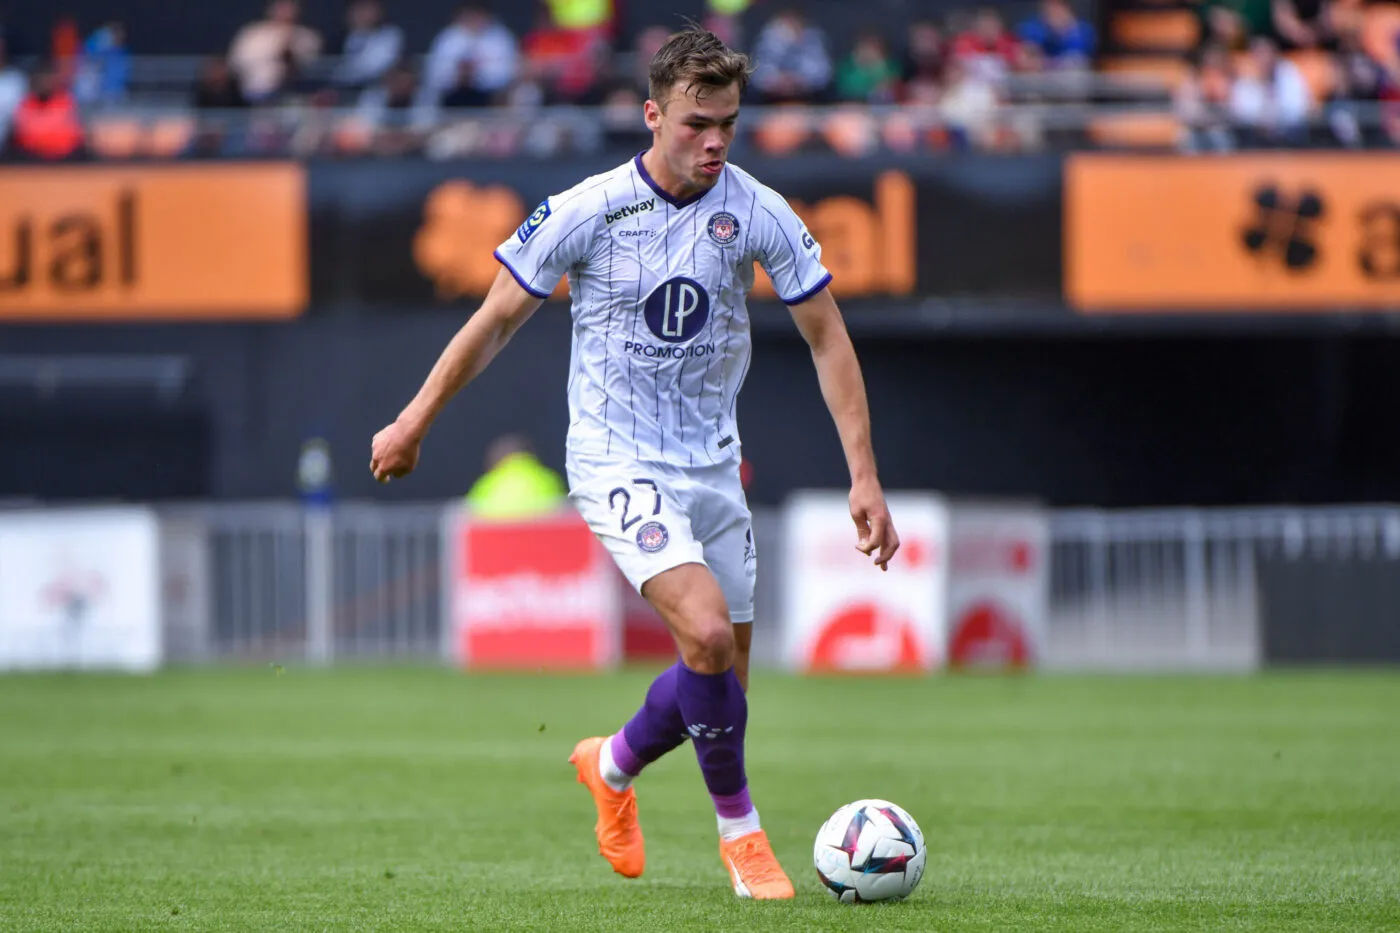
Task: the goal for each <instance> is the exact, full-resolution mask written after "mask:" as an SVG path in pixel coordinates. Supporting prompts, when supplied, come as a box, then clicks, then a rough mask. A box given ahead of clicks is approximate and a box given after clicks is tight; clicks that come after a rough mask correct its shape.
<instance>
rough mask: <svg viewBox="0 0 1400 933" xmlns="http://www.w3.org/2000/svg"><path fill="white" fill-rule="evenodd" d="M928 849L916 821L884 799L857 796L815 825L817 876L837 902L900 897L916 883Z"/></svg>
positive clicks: (862, 902)
mask: <svg viewBox="0 0 1400 933" xmlns="http://www.w3.org/2000/svg"><path fill="white" fill-rule="evenodd" d="M927 860H928V850H927V849H925V848H924V833H923V830H921V829H919V824H918V823H916V822H914V818H913V817H912V816H910V815H909V813H908V812H907V811H906V810H904V809H903V808H902V807H899V806H897V805H896V804H893V803H890V802H889V801H888V800H875V799H871V800H857V801H855V802H854V803H848V804H846V805H845V806H844V807H842V808H841V809H839V810H837V811H836V812H835V813H833V814H832V815H831V818H830V819H829V820H827V821H826V823H824V824H823V825H822V828H821V829H820V830H818V831H817V842H816V845H815V846H814V847H813V849H812V861H813V863H814V864H815V865H816V867H817V877H818V878H820V879H821V882H822V884H823V885H824V886H825V887H826V889H827V890H828V891H830V892H831V893H832V895H833V896H834V897H836V898H837V899H838V900H840V901H841V903H843V904H864V903H871V902H874V901H889V900H900V899H902V898H905V897H908V896H909V895H910V893H912V892H913V890H914V889H915V888H916V887H918V885H919V879H921V878H922V877H923V876H924V863H925V862H926V861H927Z"/></svg>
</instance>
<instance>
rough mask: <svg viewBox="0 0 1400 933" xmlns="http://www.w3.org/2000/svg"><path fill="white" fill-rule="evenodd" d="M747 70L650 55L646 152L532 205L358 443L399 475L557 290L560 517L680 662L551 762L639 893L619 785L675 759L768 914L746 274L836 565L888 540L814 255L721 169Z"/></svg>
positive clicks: (732, 863) (640, 855)
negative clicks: (566, 365) (845, 500)
mask: <svg viewBox="0 0 1400 933" xmlns="http://www.w3.org/2000/svg"><path fill="white" fill-rule="evenodd" d="M750 70H751V69H750V66H749V61H748V59H747V57H746V56H744V55H742V54H740V53H738V52H735V51H733V50H731V49H729V48H726V47H725V45H724V44H723V43H722V42H721V41H720V40H719V39H718V38H717V37H715V36H714V35H713V34H711V33H708V32H705V31H703V30H700V29H688V30H686V31H683V32H680V33H678V34H676V35H674V36H672V37H671V39H670V40H669V41H668V42H667V43H666V44H665V45H664V46H663V47H662V48H661V50H660V51H659V52H657V53H656V56H655V58H653V59H652V62H651V71H650V83H651V87H650V99H649V100H647V101H646V103H645V105H644V116H645V119H646V124H647V126H648V127H649V128H650V129H651V131H652V134H653V141H652V146H651V148H650V149H648V150H647V151H646V152H645V153H643V154H641V155H639V156H637V157H636V158H635V159H632V160H631V161H628V162H627V163H625V164H623V165H620V166H618V167H617V168H615V169H613V170H612V171H609V172H605V173H604V174H601V175H596V176H594V177H592V178H589V179H587V180H585V181H583V182H582V183H580V184H579V185H577V186H576V187H574V188H571V189H569V190H568V191H565V192H564V193H562V194H559V195H555V196H552V197H550V198H548V199H547V200H545V202H544V203H542V204H541V205H540V206H539V207H538V208H536V209H535V211H534V213H532V214H531V215H530V216H529V218H527V219H526V220H525V222H524V223H523V224H522V225H521V226H520V229H519V230H517V231H516V232H515V233H514V234H513V235H512V236H511V237H510V238H509V239H508V240H507V241H506V242H505V243H502V244H501V246H500V248H499V249H497V250H496V253H495V256H496V258H497V259H498V260H499V261H500V263H501V265H502V269H501V270H500V273H499V274H498V275H497V277H496V280H495V282H494V283H493V285H492V286H491V289H490V292H489V293H488V294H487V296H486V299H485V301H484V302H483V304H482V306H481V308H480V309H479V310H478V311H477V312H476V314H474V315H473V316H472V317H471V318H470V320H468V321H467V323H466V324H465V325H464V326H463V327H462V329H461V330H460V331H459V332H458V333H457V334H456V335H455V336H454V337H453V338H452V340H451V341H450V342H449V343H448V345H447V348H446V349H445V350H444V351H443V353H442V355H441V357H440V358H439V359H438V361H437V363H436V365H435V366H434V367H433V369H432V371H431V372H430V373H429V374H428V377H427V380H426V381H425V383H424V384H423V387H422V389H421V390H420V391H419V392H418V394H417V395H416V396H415V397H414V398H413V400H412V401H410V402H409V404H408V405H407V406H406V407H405V408H404V409H403V411H402V413H401V414H400V415H399V416H398V418H397V419H396V420H395V421H394V423H393V424H390V425H389V426H388V427H386V428H384V429H383V430H382V431H380V432H379V433H378V434H376V435H375V436H374V441H373V445H372V455H371V458H370V469H371V471H373V473H374V476H375V478H376V479H377V480H379V481H381V482H387V481H388V480H390V479H392V478H394V477H400V476H404V475H405V474H407V473H409V472H410V471H411V470H412V469H413V468H414V466H415V465H416V463H417V461H418V456H419V450H420V446H421V444H422V441H423V438H424V435H425V434H426V433H427V431H428V428H429V426H430V425H431V424H432V423H433V420H434V419H435V418H436V417H437V416H438V414H439V413H440V412H441V411H442V409H443V407H444V406H445V405H446V404H447V402H448V400H449V399H450V398H451V397H452V396H453V395H454V394H456V393H457V392H458V391H459V390H460V389H461V388H462V387H463V386H464V385H466V384H467V383H468V382H470V381H471V380H472V379H473V378H474V377H475V376H477V375H478V374H479V373H480V372H481V371H482V370H483V369H485V368H486V366H487V364H488V363H490V362H491V360H492V359H493V358H495V356H496V354H497V353H499V352H500V351H501V349H502V348H503V347H504V346H505V345H506V342H507V341H508V340H510V338H511V335H512V334H514V333H515V331H516V330H517V329H518V328H519V327H520V326H521V325H523V324H524V323H525V321H526V320H527V319H528V318H529V317H530V315H531V314H533V313H534V312H535V310H536V309H537V308H538V307H539V306H540V304H541V302H542V301H543V299H544V298H545V297H547V296H548V295H549V294H550V292H551V291H553V289H554V287H555V285H556V283H557V282H558V281H559V279H560V277H561V276H565V275H567V276H568V280H569V292H570V295H571V298H572V302H573V321H574V335H573V349H572V360H571V363H570V372H569V382H568V396H569V414H570V419H569V420H570V424H569V433H568V443H567V471H568V479H569V498H570V500H571V501H572V502H573V503H574V505H575V507H576V508H577V509H578V511H579V513H580V514H581V515H582V516H583V518H584V519H585V520H586V521H587V522H588V525H589V527H590V528H591V529H592V530H593V532H594V533H595V534H596V535H597V536H598V538H599V539H600V540H601V541H602V542H603V544H604V545H606V547H607V548H608V550H609V552H611V554H612V556H613V558H614V560H616V562H617V564H618V566H619V567H621V569H622V571H623V573H624V574H625V575H626V576H627V578H628V580H629V581H631V583H632V585H633V586H636V587H637V588H638V589H639V590H640V592H641V593H642V595H643V596H644V597H645V598H646V599H647V600H648V601H649V602H650V603H651V605H652V606H654V607H655V608H656V610H657V611H658V613H659V614H660V615H661V617H662V618H663V619H664V620H665V621H666V624H667V626H668V627H669V628H670V630H671V633H672V635H673V636H674V637H675V641H676V646H677V649H678V652H679V655H680V660H679V661H678V662H677V663H676V664H675V665H674V666H672V667H670V668H668V669H667V670H666V671H665V672H663V673H662V674H661V675H660V676H659V677H657V678H656V680H655V682H653V683H652V685H651V687H650V689H649V690H648V691H647V695H646V700H645V702H644V703H643V704H642V706H641V708H640V709H639V710H638V711H637V713H636V715H635V716H633V717H632V719H631V720H630V721H629V722H627V723H626V725H624V726H623V727H622V728H621V729H620V730H618V731H617V732H616V733H614V734H613V735H611V736H606V737H594V738H588V739H584V740H583V741H581V742H579V743H578V745H577V746H576V747H575V748H574V752H573V755H572V756H571V757H570V758H569V761H570V762H571V763H572V764H573V765H574V766H575V768H576V769H577V771H578V780H579V781H580V782H581V783H583V784H585V785H586V786H587V788H588V790H589V791H590V793H591V794H592V796H593V799H594V803H595V805H596V808H597V812H598V822H597V825H596V827H595V832H596V835H597V839H598V848H599V851H600V852H601V854H602V855H603V856H604V857H605V858H606V859H607V860H608V862H609V863H610V864H611V865H612V867H613V869H614V870H615V871H616V872H618V873H619V874H622V875H624V876H626V877H629V878H635V877H637V876H638V875H640V874H641V873H642V870H643V867H644V865H645V860H646V857H645V850H644V846H643V840H642V831H641V827H640V824H639V823H638V819H637V798H636V793H635V791H634V789H633V787H632V782H633V780H634V779H635V778H636V777H637V775H638V774H640V773H641V771H642V769H643V768H645V767H646V765H648V764H650V763H651V762H653V761H656V760H657V759H658V758H660V757H661V756H662V755H664V754H666V753H667V752H669V751H671V750H672V749H675V748H678V747H679V746H680V745H681V744H682V743H683V742H684V741H685V740H686V739H687V738H689V739H690V740H691V742H692V744H693V745H694V747H695V754H696V757H697V758H698V759H699V762H700V770H701V772H702V774H703V776H704V779H705V786H706V788H707V789H708V790H709V792H710V795H711V796H712V797H713V798H714V805H715V812H716V814H717V819H718V823H719V835H720V855H721V858H722V860H723V862H724V865H725V867H726V868H727V869H728V871H729V875H730V880H731V882H732V884H733V887H734V891H735V893H736V894H738V895H739V896H740V897H753V898H787V897H792V896H793V888H792V883H791V882H790V881H789V880H788V878H787V875H786V874H784V872H783V869H782V866H781V865H779V863H778V860H777V858H776V857H775V856H774V854H773V849H772V847H771V846H770V845H769V842H768V837H767V835H766V834H765V833H764V831H763V829H762V828H761V826H760V823H759V818H758V811H757V810H755V809H754V805H753V802H752V801H751V799H750V797H749V788H748V781H747V778H746V776H745V772H744V729H745V725H746V723H747V720H748V705H747V701H746V699H745V691H746V690H747V686H748V671H749V646H750V643H751V639H752V629H753V618H754V605H753V596H754V574H755V570H756V558H755V553H754V547H753V534H752V531H751V528H750V515H749V510H748V505H747V503H746V502H745V498H744V492H743V489H742V487H741V485H740V482H739V463H740V455H739V429H738V427H737V425H736V424H735V401H736V399H737V397H738V394H739V387H740V385H741V384H742V383H743V381H744V376H745V374H746V373H747V371H748V367H749V358H750V354H751V349H752V348H751V343H750V338H749V318H748V310H747V308H746V306H745V297H746V295H747V293H748V292H749V290H750V289H751V288H752V286H753V276H754V271H753V264H754V262H759V263H762V264H763V267H764V269H766V270H767V272H768V275H769V276H770V277H771V278H772V280H773V284H774V286H775V287H776V288H777V291H778V295H779V296H780V297H781V298H782V299H783V301H784V302H785V303H786V304H787V305H789V307H790V308H791V312H792V315H793V318H794V319H795V321H796V324H797V327H798V330H799V331H800V332H801V333H802V336H803V337H804V338H805V339H806V341H807V343H808V344H809V345H810V346H811V351H812V359H813V361H814V363H815V365H816V369H817V375H818V377H819V381H820V384H821V391H822V395H823V397H824V399H825V401H826V404H827V407H828V408H829V410H830V412H831V415H832V418H833V420H834V421H835V423H836V428H837V432H838V434H839V435H840V439H841V445H842V448H843V450H844V452H845V455H846V462H847V465H848V467H849V470H850V475H851V494H850V506H851V518H852V519H853V520H854V522H855V525H856V537H857V543H856V547H857V548H858V549H859V550H860V551H862V552H863V553H864V554H866V555H867V556H871V557H873V560H874V563H875V564H876V565H878V566H879V567H880V568H881V569H882V570H883V569H887V568H888V563H889V560H890V558H892V557H893V556H894V553H895V551H896V550H897V549H898V547H899V538H898V536H897V535H896V533H895V529H894V525H893V523H892V522H891V520H890V515H889V510H888V508H887V506H886V504H885V496H884V492H883V490H882V489H881V487H880V482H879V479H878V478H877V476H876V470H875V457H874V454H873V452H872V449H871V440H870V413H869V408H868V405H867V402H866V396H865V386H864V382H863V379H862V376H861V372H860V365H859V363H858V362H857V360H856V355H855V351H854V349H853V348H852V346H851V341H850V338H849V336H848V335H847V333H846V328H845V325H844V323H843V321H842V318H841V314H840V312H839V311H838V309H837V307H836V303H835V301H834V300H833V299H832V296H831V293H830V292H829V291H828V290H827V283H828V282H830V281H831V275H830V274H829V273H828V272H827V271H826V270H825V269H824V268H823V267H822V264H821V248H820V247H819V246H818V245H817V243H816V242H815V241H814V240H813V238H812V236H811V234H810V233H808V232H807V229H806V228H805V227H804V226H803V224H802V221H801V220H799V219H798V217H797V216H796V214H794V213H793V211H792V209H791V208H790V207H789V206H788V204H787V202H786V201H785V200H783V198H782V197H781V196H779V195H778V194H776V193H775V192H773V191H772V190H771V189H769V188H767V187H765V186H763V185H762V184H760V183H759V182H758V181H756V180H755V179H754V178H753V176H751V175H749V174H748V173H747V172H745V171H743V170H742V169H740V168H738V167H737V166H735V165H731V164H729V163H728V162H727V160H726V157H727V155H728V152H729V146H730V143H731V142H732V141H733V139H734V124H735V120H736V119H737V118H738V115H739V99H740V95H741V93H742V92H743V90H744V87H745V85H746V83H747V81H748V76H749V73H750Z"/></svg>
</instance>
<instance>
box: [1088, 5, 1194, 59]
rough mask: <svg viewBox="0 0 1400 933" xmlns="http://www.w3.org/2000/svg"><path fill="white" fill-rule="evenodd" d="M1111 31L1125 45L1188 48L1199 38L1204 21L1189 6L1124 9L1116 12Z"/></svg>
mask: <svg viewBox="0 0 1400 933" xmlns="http://www.w3.org/2000/svg"><path fill="white" fill-rule="evenodd" d="M1110 33H1111V35H1112V38H1113V41H1114V42H1115V43H1116V44H1118V45H1119V46H1121V47H1123V48H1125V49H1135V50H1140V51H1152V52H1187V51H1190V50H1191V49H1192V48H1194V47H1195V45H1196V43H1197V41H1198V40H1199V39H1200V33H1201V24H1200V20H1199V19H1197V17H1196V14H1195V13H1193V12H1191V11H1190V10H1125V11H1123V12H1119V13H1115V14H1113V22H1112V24H1111V27H1110Z"/></svg>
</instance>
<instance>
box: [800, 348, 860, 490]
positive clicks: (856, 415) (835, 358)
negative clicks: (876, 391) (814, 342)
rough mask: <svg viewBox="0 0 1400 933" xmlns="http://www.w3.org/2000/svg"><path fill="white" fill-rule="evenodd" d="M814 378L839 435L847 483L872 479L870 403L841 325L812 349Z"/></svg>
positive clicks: (851, 349) (852, 349) (858, 364)
mask: <svg viewBox="0 0 1400 933" xmlns="http://www.w3.org/2000/svg"><path fill="white" fill-rule="evenodd" d="M812 360H813V361H814V362H815V363H816V368H817V381H818V382H819V383H820V384H821V390H822V398H824V399H825V400H826V407H827V409H828V410H830V412H831V418H832V420H833V421H835V422H836V432H837V433H838V434H839V435H840V436H841V449H842V450H843V451H844V452H845V454H846V466H847V467H848V468H849V469H850V471H851V483H852V484H855V483H860V482H866V481H872V480H875V479H876V471H875V451H874V448H873V447H872V446H871V441H870V405H869V402H868V401H867V400H866V395H865V380H864V378H863V377H862V376H861V372H860V361H859V360H857V359H856V351H855V348H854V347H853V346H851V338H850V336H849V335H847V334H846V331H845V328H839V329H835V332H834V333H832V334H831V335H830V337H829V338H828V339H827V340H825V341H823V343H822V345H821V346H817V347H813V348H812Z"/></svg>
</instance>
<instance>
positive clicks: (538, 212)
mask: <svg viewBox="0 0 1400 933" xmlns="http://www.w3.org/2000/svg"><path fill="white" fill-rule="evenodd" d="M548 219H549V201H548V199H546V200H544V201H541V202H540V206H539V207H537V208H535V212H534V213H533V214H531V215H530V216H529V218H528V219H526V221H525V222H524V223H523V224H521V225H520V229H519V230H517V231H515V235H516V236H518V237H520V242H521V243H524V242H525V241H526V240H528V239H530V237H532V236H534V235H535V231H536V230H538V229H539V228H540V224H542V223H544V222H545V221H546V220H548Z"/></svg>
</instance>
